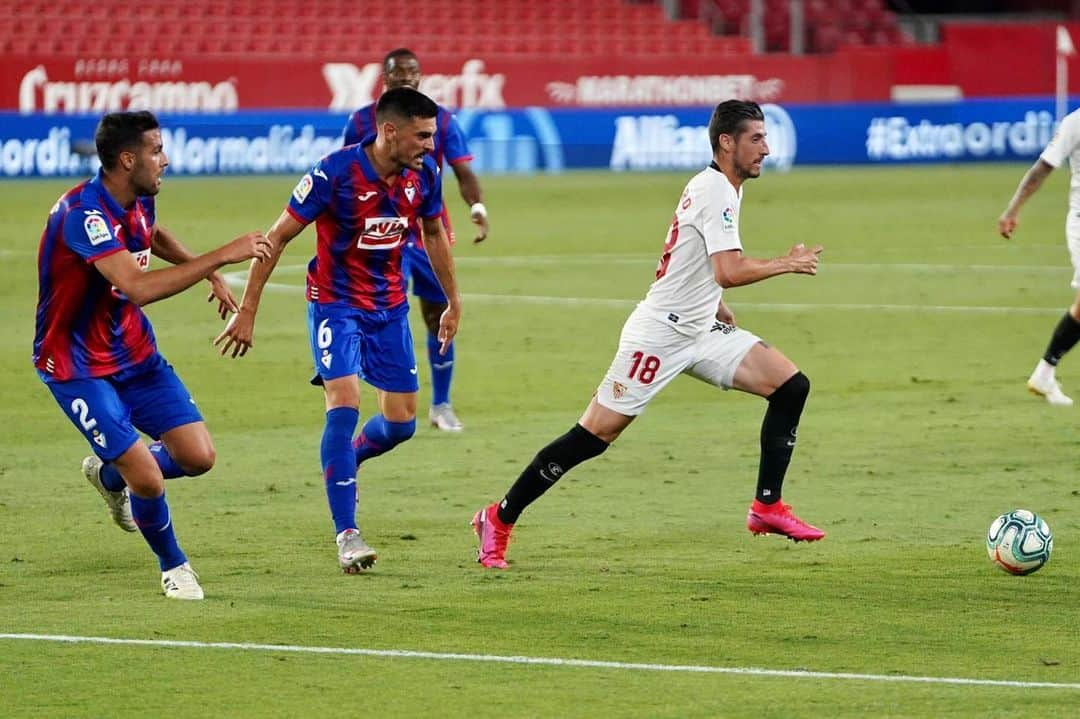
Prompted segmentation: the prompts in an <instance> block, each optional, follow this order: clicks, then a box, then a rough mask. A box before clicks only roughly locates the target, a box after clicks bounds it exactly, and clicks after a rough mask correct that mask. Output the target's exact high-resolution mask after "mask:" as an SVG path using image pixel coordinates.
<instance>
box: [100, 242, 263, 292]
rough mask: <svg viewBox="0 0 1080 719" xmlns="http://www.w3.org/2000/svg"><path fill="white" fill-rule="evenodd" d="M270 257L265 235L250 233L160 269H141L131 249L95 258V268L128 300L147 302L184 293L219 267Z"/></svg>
mask: <svg viewBox="0 0 1080 719" xmlns="http://www.w3.org/2000/svg"><path fill="white" fill-rule="evenodd" d="M269 257H270V243H269V242H268V241H267V238H266V237H264V236H263V235H262V233H261V232H249V233H247V234H246V235H241V236H240V237H237V238H236V239H234V240H233V241H232V242H230V243H228V244H227V245H223V246H221V247H219V248H217V249H216V250H212V251H211V252H207V253H206V254H204V255H199V256H197V257H192V258H191V259H190V260H188V261H186V262H181V263H180V264H178V265H173V266H172V267H165V268H163V269H160V270H151V271H150V272H143V271H141V270H140V269H139V264H138V262H136V261H135V256H134V255H132V254H131V253H130V252H112V253H110V254H108V255H105V256H104V257H101V258H100V259H98V260H95V261H94V267H95V268H97V270H98V272H100V273H101V274H102V275H103V276H104V277H105V279H106V280H108V281H109V282H110V283H112V285H113V286H114V287H116V289H118V290H120V291H121V292H123V293H124V295H126V296H127V298H128V299H129V300H131V301H132V302H134V303H135V304H137V305H148V304H150V303H151V302H157V301H158V300H162V299H165V298H166V297H172V296H173V295H175V294H177V293H178V292H183V291H184V290H186V289H187V288H188V287H191V286H192V285H194V284H195V283H196V282H199V281H200V280H204V279H206V278H207V277H209V276H210V273H212V272H214V271H215V270H217V269H218V268H219V267H223V266H225V265H230V264H232V263H234V262H243V261H244V260H247V259H251V258H255V260H256V261H257V262H256V264H258V261H261V260H266V259H267V258H269Z"/></svg>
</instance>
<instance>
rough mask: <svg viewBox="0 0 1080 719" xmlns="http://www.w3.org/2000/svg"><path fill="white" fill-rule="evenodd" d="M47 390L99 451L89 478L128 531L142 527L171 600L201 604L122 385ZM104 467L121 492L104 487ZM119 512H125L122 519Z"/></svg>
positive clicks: (89, 383) (80, 384)
mask: <svg viewBox="0 0 1080 719" xmlns="http://www.w3.org/2000/svg"><path fill="white" fill-rule="evenodd" d="M121 379H126V377H123V378H121ZM47 385H48V386H49V389H50V390H51V391H52V393H53V396H54V397H55V398H56V400H57V402H58V403H59V404H60V406H61V407H62V408H63V409H65V411H66V412H67V414H68V416H69V417H70V419H71V420H72V422H73V423H74V424H75V426H76V427H77V428H78V429H79V430H80V431H81V432H82V433H83V435H84V436H85V437H86V438H87V440H88V441H89V442H90V446H91V447H92V448H93V449H94V452H95V454H96V457H94V458H92V459H94V460H97V463H96V467H97V469H98V471H97V472H93V473H87V479H89V480H90V482H91V484H93V485H94V486H95V488H97V489H98V491H99V492H100V493H101V494H102V496H103V497H104V498H105V500H106V503H107V504H108V506H109V510H110V514H112V515H113V520H114V521H116V522H117V523H118V524H121V526H123V527H124V528H125V529H129V531H131V530H133V529H134V528H137V529H138V531H139V532H141V533H142V535H143V538H144V539H145V540H146V542H147V544H148V545H149V546H150V549H151V550H152V551H153V552H154V554H155V555H157V557H158V563H159V565H160V567H161V571H162V588H163V590H164V591H165V593H166V596H168V597H170V598H175V599H202V588H201V587H200V586H199V584H198V581H197V577H196V576H195V573H194V571H193V570H191V567H190V565H188V563H187V557H186V556H185V555H184V553H183V551H181V549H180V547H179V545H178V544H177V542H176V534H175V532H174V529H173V526H172V522H171V521H170V520H169V508H168V503H167V502H166V500H165V480H164V477H163V476H162V474H161V470H160V469H159V468H158V465H157V462H155V461H154V458H153V457H152V456H151V453H150V450H149V449H148V448H147V446H146V445H145V444H143V442H142V440H141V439H140V437H139V435H138V432H136V430H135V427H134V425H133V424H132V421H131V417H132V411H131V408H129V407H128V406H127V405H126V404H125V403H124V401H123V399H122V397H123V396H124V385H123V383H122V382H120V381H117V379H116V378H111V379H96V380H79V381H74V382H60V383H47ZM90 459H91V458H88V460H84V461H83V467H84V472H85V470H86V469H87V466H88V465H93V464H95V463H94V462H91V461H89V460H90ZM103 462H107V463H108V464H110V465H113V466H115V468H116V470H117V471H118V472H119V474H120V475H121V482H122V487H121V489H119V490H116V491H112V490H108V489H106V488H105V487H103V486H102V485H101V481H100V476H99V475H100V467H101V463H103ZM123 485H126V487H125V486H123ZM111 500H112V501H111ZM118 510H122V512H121V514H119V515H118ZM121 520H124V522H122V521H121ZM126 523H130V525H131V526H127V524H126Z"/></svg>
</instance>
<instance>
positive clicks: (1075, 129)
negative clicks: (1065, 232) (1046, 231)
mask: <svg viewBox="0 0 1080 719" xmlns="http://www.w3.org/2000/svg"><path fill="white" fill-rule="evenodd" d="M1039 159H1040V160H1042V161H1043V162H1045V163H1046V164H1047V165H1050V166H1051V167H1061V163H1063V162H1065V160H1066V159H1068V160H1069V166H1070V167H1071V169H1072V180H1071V181H1070V183H1069V209H1070V210H1071V211H1073V212H1080V110H1074V111H1072V112H1070V113H1069V114H1068V115H1066V116H1065V119H1064V120H1062V121H1061V125H1059V126H1058V130H1057V132H1056V133H1055V134H1054V139H1052V140H1050V144H1049V145H1047V146H1046V149H1045V150H1043V152H1042V154H1041V155H1039Z"/></svg>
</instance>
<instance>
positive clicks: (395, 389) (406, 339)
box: [353, 305, 420, 466]
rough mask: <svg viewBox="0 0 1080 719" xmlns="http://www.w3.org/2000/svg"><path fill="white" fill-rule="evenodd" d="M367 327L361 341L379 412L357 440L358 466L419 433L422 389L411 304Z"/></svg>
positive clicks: (367, 378)
mask: <svg viewBox="0 0 1080 719" xmlns="http://www.w3.org/2000/svg"><path fill="white" fill-rule="evenodd" d="M392 313H393V314H392V316H391V317H390V318H389V319H388V320H386V321H383V322H379V323H378V324H377V325H373V326H369V327H367V329H366V331H365V332H364V334H363V338H362V344H361V365H362V372H363V377H364V380H365V381H366V382H368V383H370V384H371V385H372V386H374V387H375V389H376V397H377V399H378V406H379V413H378V414H376V415H374V416H373V417H371V418H370V419H369V420H368V421H367V422H365V423H364V426H363V428H362V429H361V430H360V436H359V437H357V438H356V441H355V442H354V443H353V449H354V457H355V462H356V465H357V466H359V465H360V464H362V463H364V462H366V461H367V460H369V459H371V458H372V457H377V456H379V455H381V454H385V453H387V452H389V451H390V450H392V449H393V448H394V447H397V446H398V445H399V444H401V443H402V442H405V441H407V440H408V439H409V438H410V437H412V436H413V434H415V432H416V393H417V391H418V390H419V389H420V384H419V382H418V380H417V372H416V355H415V353H414V350H413V341H412V332H411V331H410V330H409V321H408V320H409V318H408V307H407V306H405V305H402V306H401V308H399V309H396V310H393V311H392Z"/></svg>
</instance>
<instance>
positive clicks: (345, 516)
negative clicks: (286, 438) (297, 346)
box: [308, 302, 376, 574]
mask: <svg viewBox="0 0 1080 719" xmlns="http://www.w3.org/2000/svg"><path fill="white" fill-rule="evenodd" d="M308 335H309V338H310V343H311V353H312V358H313V360H314V362H315V372H316V374H315V377H314V378H313V379H312V380H311V382H312V384H316V385H320V384H321V385H322V386H323V391H324V397H325V402H326V417H325V423H324V425H323V434H322V440H321V442H320V444H319V457H320V462H321V465H322V470H323V482H324V486H325V490H326V501H327V504H328V505H329V507H330V516H331V518H332V519H333V522H334V532H335V544H336V545H337V554H338V564H339V566H340V567H341V568H342V570H343V571H344V572H346V573H347V574H354V573H356V572H359V571H360V570H361V569H366V568H368V567H370V566H371V565H372V564H374V563H375V559H376V554H375V550H373V549H372V548H371V547H369V546H367V544H366V543H364V541H363V539H362V538H361V537H360V532H359V530H358V528H357V524H356V496H357V495H356V462H355V461H354V455H353V446H352V438H353V433H354V432H356V425H357V424H358V423H359V421H360V410H359V405H360V380H359V378H358V373H359V372H360V371H361V365H360V339H361V332H360V326H359V315H358V313H357V311H356V310H354V309H353V308H351V307H348V306H344V305H338V304H319V303H318V302H309V303H308Z"/></svg>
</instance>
